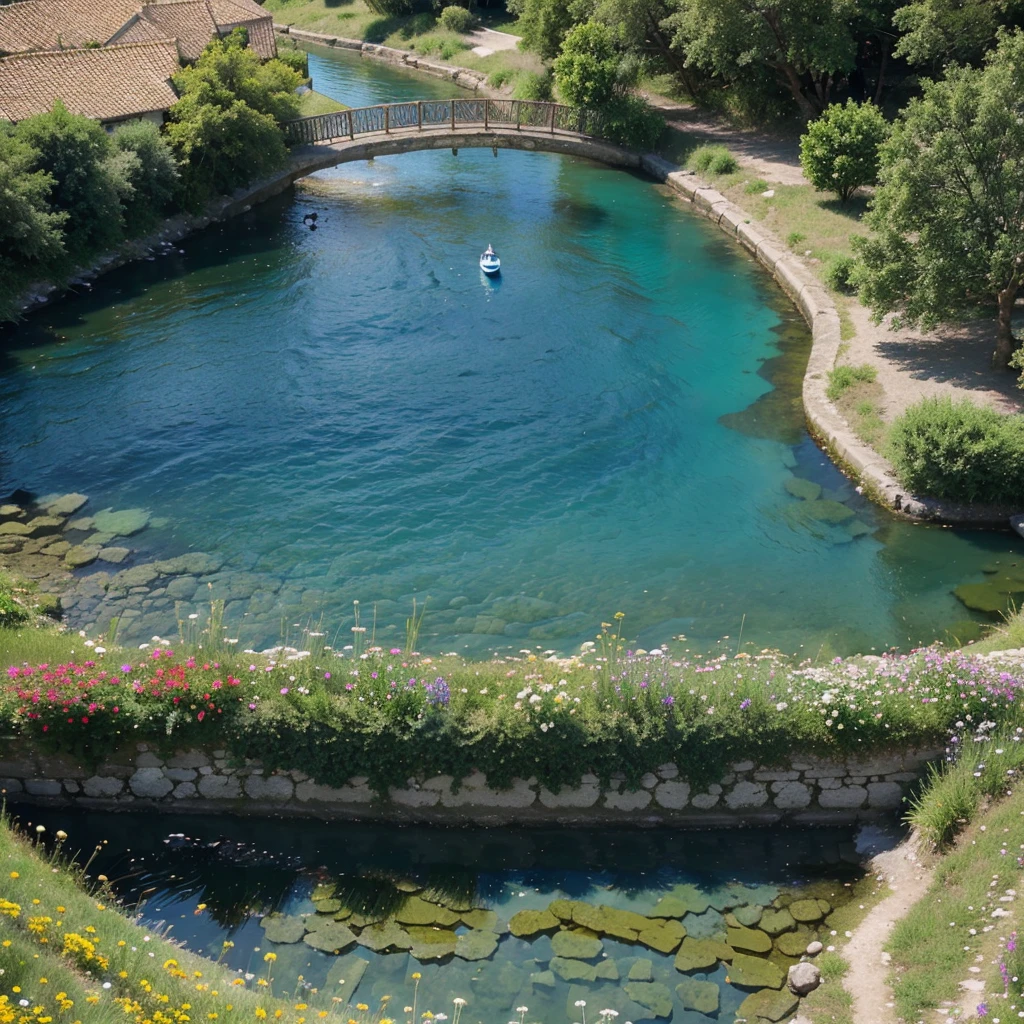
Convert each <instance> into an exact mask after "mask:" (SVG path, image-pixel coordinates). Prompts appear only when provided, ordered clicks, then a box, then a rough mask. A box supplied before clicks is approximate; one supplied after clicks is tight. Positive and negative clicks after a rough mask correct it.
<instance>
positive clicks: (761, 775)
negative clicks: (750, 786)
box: [754, 772, 800, 782]
mask: <svg viewBox="0 0 1024 1024" xmlns="http://www.w3.org/2000/svg"><path fill="white" fill-rule="evenodd" d="M799 778H800V773H799V772H754V780H755V781H756V782H795V781H796V780H797V779H799Z"/></svg>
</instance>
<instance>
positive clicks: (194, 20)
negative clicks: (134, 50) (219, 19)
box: [111, 0, 218, 61]
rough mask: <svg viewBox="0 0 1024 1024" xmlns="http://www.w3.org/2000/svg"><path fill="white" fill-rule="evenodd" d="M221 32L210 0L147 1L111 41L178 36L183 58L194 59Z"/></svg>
mask: <svg viewBox="0 0 1024 1024" xmlns="http://www.w3.org/2000/svg"><path fill="white" fill-rule="evenodd" d="M217 34H218V33H217V23H216V22H215V21H214V20H213V12H212V11H211V10H210V5H209V3H207V0H172V2H169V3H155V4H147V5H146V6H145V7H143V8H142V9H141V10H140V11H139V12H138V13H137V14H135V15H133V16H132V18H131V20H129V22H128V23H127V24H126V25H125V26H124V27H123V28H122V29H121V30H120V31H119V32H118V33H117V34H116V35H115V36H114V38H113V39H112V40H111V42H113V43H139V42H146V41H151V40H155V39H177V40H178V51H179V52H180V53H181V56H182V59H183V60H189V61H194V60H198V59H199V55H200V54H201V53H202V52H203V48H204V47H205V46H206V44H207V43H208V42H209V41H210V40H211V39H215V38H216V37H217Z"/></svg>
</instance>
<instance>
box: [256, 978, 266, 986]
mask: <svg viewBox="0 0 1024 1024" xmlns="http://www.w3.org/2000/svg"><path fill="white" fill-rule="evenodd" d="M256 984H257V985H262V986H263V987H264V988H266V985H267V979H266V978H259V979H257V981H256Z"/></svg>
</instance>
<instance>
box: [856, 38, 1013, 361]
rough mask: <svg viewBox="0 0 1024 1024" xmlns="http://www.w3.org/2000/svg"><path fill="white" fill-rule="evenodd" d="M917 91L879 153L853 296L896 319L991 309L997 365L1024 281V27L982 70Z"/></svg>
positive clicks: (1007, 356)
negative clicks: (980, 307) (871, 231)
mask: <svg viewBox="0 0 1024 1024" xmlns="http://www.w3.org/2000/svg"><path fill="white" fill-rule="evenodd" d="M922 88H923V95H922V97H921V98H920V99H916V100H913V101H911V103H910V104H909V106H908V107H907V108H906V110H904V111H903V113H902V114H901V115H900V117H899V119H898V120H897V121H896V123H895V124H894V126H893V130H892V133H891V135H890V137H889V139H888V141H887V142H886V143H885V144H884V145H883V146H882V149H881V154H880V156H881V169H880V172H879V180H880V185H879V188H878V190H877V191H876V193H875V198H874V201H873V203H872V208H871V210H870V212H869V215H868V223H869V225H870V227H872V228H873V229H874V234H873V236H871V237H869V238H865V239H860V240H857V239H855V240H854V241H855V244H856V246H857V248H858V250H859V253H860V258H861V263H862V270H861V274H862V287H861V297H862V299H863V300H864V301H865V302H866V303H867V304H869V305H870V306H871V307H872V310H873V312H874V315H875V317H876V319H881V317H882V316H884V315H885V314H887V313H893V312H894V313H896V316H895V318H894V324H893V325H894V326H899V325H901V324H921V325H922V326H923V327H925V328H931V327H934V326H935V325H937V324H939V323H942V322H949V321H952V320H955V319H956V318H957V317H958V316H960V315H961V314H962V313H963V312H964V311H965V310H966V309H969V308H972V307H974V308H976V307H977V306H978V305H990V306H994V307H995V309H996V311H997V328H996V350H995V354H994V356H993V362H994V364H995V365H997V366H1003V367H1005V366H1007V365H1008V364H1009V363H1010V360H1011V357H1012V356H1013V354H1014V351H1015V349H1016V348H1017V347H1018V343H1017V342H1016V341H1015V339H1014V336H1013V331H1012V316H1013V307H1014V302H1015V301H1016V298H1017V294H1018V292H1019V290H1020V288H1021V284H1022V281H1024V34H1022V33H1020V32H1015V33H1013V34H1012V35H1007V34H1004V35H1003V36H1002V37H1001V40H1000V42H999V45H998V47H997V48H996V50H994V51H993V53H992V54H991V55H990V57H989V59H988V61H987V62H986V64H985V66H984V68H982V69H976V68H968V67H956V66H954V67H952V68H950V70H949V73H948V75H947V77H946V79H945V80H942V81H924V82H922Z"/></svg>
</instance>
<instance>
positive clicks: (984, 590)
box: [0, 527, 1008, 615]
mask: <svg viewBox="0 0 1024 1024" xmlns="http://www.w3.org/2000/svg"><path fill="white" fill-rule="evenodd" d="M0 529H2V527H0ZM953 593H954V594H955V595H956V598H957V600H958V601H960V603H961V604H963V605H964V606H965V607H967V608H970V609H971V610H972V611H976V612H983V613H984V614H985V615H999V614H1001V613H1002V612H1003V611H1005V610H1006V605H1007V596H1008V595H1007V594H1005V593H1003V591H1001V590H1000V589H999V588H998V587H996V586H995V585H994V582H993V581H986V582H984V583H963V584H961V585H960V586H959V587H957V588H956V589H955V590H954V591H953Z"/></svg>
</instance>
